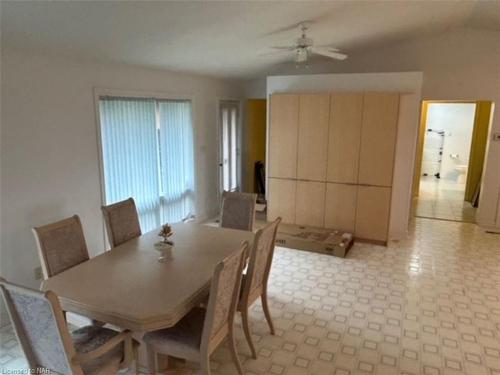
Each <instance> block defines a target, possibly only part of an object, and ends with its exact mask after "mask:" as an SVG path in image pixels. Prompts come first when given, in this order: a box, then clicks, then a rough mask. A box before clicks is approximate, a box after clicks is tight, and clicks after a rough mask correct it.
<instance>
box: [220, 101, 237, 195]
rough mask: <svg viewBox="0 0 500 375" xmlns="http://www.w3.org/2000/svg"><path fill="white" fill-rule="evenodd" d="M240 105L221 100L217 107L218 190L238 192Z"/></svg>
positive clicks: (235, 102)
mask: <svg viewBox="0 0 500 375" xmlns="http://www.w3.org/2000/svg"><path fill="white" fill-rule="evenodd" d="M239 112H240V103H239V102H238V101H233V100H222V101H221V102H220V105H219V129H220V130H219V135H220V136H219V142H220V162H219V167H220V190H221V192H222V191H224V190H225V191H237V190H240V186H241V184H240V170H241V168H240V166H241V161H240V159H241V158H240V125H239V124H240V118H239V117H240V113H239Z"/></svg>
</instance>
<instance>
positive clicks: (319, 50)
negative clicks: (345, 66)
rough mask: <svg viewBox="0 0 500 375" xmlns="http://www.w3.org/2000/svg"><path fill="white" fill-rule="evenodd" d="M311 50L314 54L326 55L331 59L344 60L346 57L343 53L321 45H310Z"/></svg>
mask: <svg viewBox="0 0 500 375" xmlns="http://www.w3.org/2000/svg"><path fill="white" fill-rule="evenodd" d="M311 52H312V53H315V54H316V55H321V56H326V57H330V58H331V59H335V60H345V59H347V55H346V54H344V53H340V52H337V51H333V50H331V49H329V48H321V47H312V48H311Z"/></svg>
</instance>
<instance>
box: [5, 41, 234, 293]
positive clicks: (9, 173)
mask: <svg viewBox="0 0 500 375" xmlns="http://www.w3.org/2000/svg"><path fill="white" fill-rule="evenodd" d="M1 74H2V85H1V94H2V100H1V105H2V109H3V111H2V114H1V121H2V123H1V132H2V139H1V202H2V206H1V220H2V233H1V248H0V251H1V253H0V254H1V267H0V275H2V276H3V277H6V278H8V279H9V280H12V281H15V282H18V283H21V284H24V285H31V286H36V285H37V283H36V282H35V281H34V277H33V269H34V268H35V267H36V266H38V265H39V261H38V257H37V255H36V250H35V249H36V247H35V242H34V239H33V236H32V233H31V227H33V226H35V225H42V224H46V223H50V222H52V221H55V220H58V219H61V218H64V217H67V216H70V215H73V214H78V215H80V217H81V219H82V223H83V227H84V231H85V237H86V239H87V244H88V247H89V251H90V252H91V254H92V255H95V254H98V253H100V252H102V251H103V249H104V241H103V233H104V232H103V223H102V219H101V211H100V205H101V194H100V180H99V178H100V177H99V164H98V148H97V147H98V146H97V138H96V137H97V131H96V117H95V111H94V93H93V89H94V87H101V88H110V89H118V90H130V91H150V92H151V91H154V92H163V93H168V94H179V95H191V96H193V97H194V103H193V105H194V107H193V113H194V124H195V139H196V153H197V166H196V189H197V198H198V200H197V214H198V218H199V219H200V220H203V219H205V218H208V217H212V216H214V215H216V214H217V212H218V207H219V204H218V200H217V195H218V175H217V173H218V167H217V165H218V158H217V156H218V143H217V105H218V98H237V97H242V96H243V95H242V94H243V91H242V90H241V88H240V87H239V86H237V85H235V84H233V83H231V82H224V81H221V80H215V79H211V78H206V77H201V76H192V75H185V74H180V73H175V72H168V71H162V70H148V69H141V68H135V67H129V66H120V65H107V64H96V63H90V62H76V61H71V60H66V59H63V58H58V57H53V56H42V55H31V54H29V53H28V52H21V51H13V50H4V51H2V66H1Z"/></svg>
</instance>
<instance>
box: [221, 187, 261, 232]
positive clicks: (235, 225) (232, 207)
mask: <svg viewBox="0 0 500 375" xmlns="http://www.w3.org/2000/svg"><path fill="white" fill-rule="evenodd" d="M256 200H257V194H250V193H239V192H228V191H224V192H223V193H222V209H221V219H220V226H221V227H222V228H231V229H241V230H249V231H252V230H253V223H254V221H255V202H256Z"/></svg>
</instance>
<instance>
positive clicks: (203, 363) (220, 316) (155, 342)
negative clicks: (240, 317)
mask: <svg viewBox="0 0 500 375" xmlns="http://www.w3.org/2000/svg"><path fill="white" fill-rule="evenodd" d="M247 250H248V243H247V242H245V243H243V244H242V245H241V247H240V248H239V249H238V250H237V251H235V252H234V253H232V254H231V255H229V256H228V257H227V258H225V259H224V260H223V261H221V262H220V263H219V264H218V265H217V266H216V267H215V271H214V274H213V277H212V282H211V286H210V295H209V299H208V304H207V308H206V309H204V308H201V307H196V308H194V309H193V310H191V311H190V312H189V313H188V314H187V315H186V316H185V317H184V318H182V319H181V320H180V321H179V322H178V323H177V324H176V325H175V326H174V327H172V328H166V329H162V330H159V331H154V332H150V333H146V335H144V337H143V341H144V342H145V343H146V348H147V352H148V368H149V373H150V374H156V371H157V359H158V358H157V357H158V354H163V355H167V356H172V357H177V358H184V359H186V360H189V361H194V362H198V363H199V364H200V367H201V371H202V373H203V374H207V375H209V374H210V359H209V358H210V355H211V354H212V352H213V351H214V350H215V349H216V348H217V347H218V346H219V344H220V343H221V342H222V341H223V340H224V339H225V338H226V336H227V337H228V338H229V347H230V351H231V356H232V358H233V361H234V363H235V365H236V368H237V370H238V374H240V375H242V374H243V369H242V367H241V363H240V360H239V358H238V353H237V352H236V343H235V341H234V334H233V321H234V314H235V312H236V305H237V303H238V298H239V293H240V288H241V276H242V272H243V265H244V263H245V259H246V253H247Z"/></svg>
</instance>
